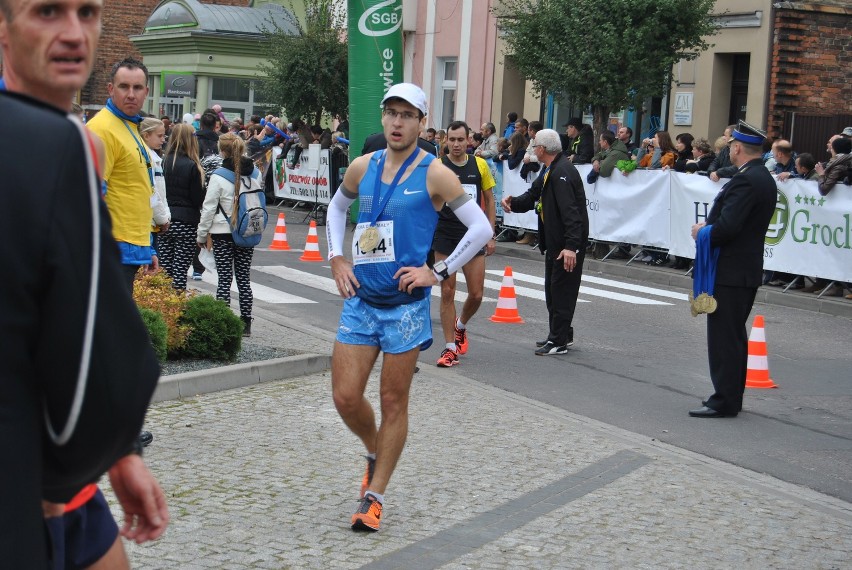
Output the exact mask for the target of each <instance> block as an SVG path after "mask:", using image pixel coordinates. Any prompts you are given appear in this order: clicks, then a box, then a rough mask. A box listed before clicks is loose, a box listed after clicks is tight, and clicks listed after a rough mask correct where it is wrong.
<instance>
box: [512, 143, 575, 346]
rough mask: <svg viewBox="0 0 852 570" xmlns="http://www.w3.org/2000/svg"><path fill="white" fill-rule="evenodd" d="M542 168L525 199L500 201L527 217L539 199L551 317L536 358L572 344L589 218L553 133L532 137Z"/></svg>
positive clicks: (545, 287) (572, 175)
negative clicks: (526, 214)
mask: <svg viewBox="0 0 852 570" xmlns="http://www.w3.org/2000/svg"><path fill="white" fill-rule="evenodd" d="M533 149H534V152H535V153H536V157H537V158H538V161H539V162H540V163H541V164H543V165H544V166H545V167H546V169H545V171H544V173H543V174H542V175H540V176H539V177H538V178H537V179H536V181H535V182H534V183H533V185H532V187H531V188H530V189H529V190H527V191H526V192H525V193H524V194H521V195H520V196H517V197H514V198H513V197H511V196H506V197H505V198H503V201H502V205H503V209H504V210H505V211H507V212H528V211H529V210H532V209H533V208H534V207H535V203H536V201H537V200H539V199H540V200H541V212H540V213H539V228H540V229H541V231H540V233H539V235H540V236H541V241H540V242H539V248H540V249H541V250H542V252H544V256H545V257H544V299H545V303H546V304H547V312H548V315H549V317H550V319H549V320H550V332H549V334H548V336H547V339H545V340H541V341H538V342H536V346H537V347H538V348H537V350H536V351H535V353H536V354H537V355H539V356H546V355H551V354H565V353H566V352H568V347H569V346H571V345H573V344H574V327H573V326H572V325H571V323H572V322H573V320H574V309H575V308H576V306H577V295H578V294H579V292H580V279H581V277H582V276H583V260H584V259H585V254H586V247H585V246H586V242H587V241H588V240H589V213H588V211H587V210H586V192H585V190H584V189H583V181H582V180H581V179H580V174H579V173H578V172H577V168H576V167H574V165H573V164H571V161H570V160H568V158H567V157H566V156H565V155H564V154H562V143H561V141H560V140H559V134H558V133H557V132H556V131H554V130H552V129H543V130H541V131H539V132H538V133H536V135H535V141H534V144H533Z"/></svg>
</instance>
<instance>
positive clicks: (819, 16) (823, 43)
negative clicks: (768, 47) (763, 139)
mask: <svg viewBox="0 0 852 570" xmlns="http://www.w3.org/2000/svg"><path fill="white" fill-rule="evenodd" d="M778 6H779V7H778V8H777V10H776V12H775V32H774V35H775V37H774V41H773V48H772V63H771V66H772V69H771V72H770V84H769V113H768V118H767V123H768V124H767V126H768V132H769V134H770V135H773V134H775V135H779V134H780V133H782V132H784V126H785V125H784V116H785V112H796V113H812V114H819V115H839V114H846V115H848V114H850V113H852V8H847V7H844V5H843V3H839V4H838V3H835V2H810V3H804V2H780V3H779V4H778Z"/></svg>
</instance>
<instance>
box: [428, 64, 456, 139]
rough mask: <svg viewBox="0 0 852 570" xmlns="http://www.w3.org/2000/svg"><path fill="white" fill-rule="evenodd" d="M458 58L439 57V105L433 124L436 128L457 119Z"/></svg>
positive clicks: (445, 125)
mask: <svg viewBox="0 0 852 570" xmlns="http://www.w3.org/2000/svg"><path fill="white" fill-rule="evenodd" d="M457 74H458V60H457V59H456V58H439V59H438V79H439V81H438V82H437V83H438V97H437V98H436V100H437V101H438V105H439V107H438V108H437V109H434V119H433V123H432V125H433V126H434V127H435V128H436V129H443V128H446V127H447V125H449V124H450V123H452V122H453V121H454V120H455V115H456V81H457Z"/></svg>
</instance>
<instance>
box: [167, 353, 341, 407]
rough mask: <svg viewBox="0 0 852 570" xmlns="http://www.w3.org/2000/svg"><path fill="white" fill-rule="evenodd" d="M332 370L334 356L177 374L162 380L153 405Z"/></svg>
mask: <svg viewBox="0 0 852 570" xmlns="http://www.w3.org/2000/svg"><path fill="white" fill-rule="evenodd" d="M329 368H331V355H323V354H300V355H297V356H287V357H284V358H275V359H272V360H262V361H258V362H244V363H241V364H232V365H230V366H220V367H218V368H207V369H205V370H196V371H194V372H184V373H182V374H173V375H171V376H163V377H162V378H160V382H159V383H158V384H157V389H156V390H155V391H154V396H153V397H152V398H151V403H152V404H153V403H155V402H165V401H168V400H181V399H184V398H191V397H193V396H197V395H199V394H209V393H211V392H219V391H221V390H231V389H233V388H244V387H246V386H251V385H253V384H260V383H262V382H270V381H273V380H284V379H287V378H296V377H299V376H308V375H311V374H315V373H317V372H322V371H324V370H328V369H329Z"/></svg>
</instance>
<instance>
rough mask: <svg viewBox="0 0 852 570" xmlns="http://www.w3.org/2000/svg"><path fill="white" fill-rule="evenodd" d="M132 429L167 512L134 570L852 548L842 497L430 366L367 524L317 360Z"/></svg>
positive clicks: (499, 564) (776, 554) (346, 442)
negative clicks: (358, 522) (143, 435)
mask: <svg viewBox="0 0 852 570" xmlns="http://www.w3.org/2000/svg"><path fill="white" fill-rule="evenodd" d="M377 383H378V382H377V376H376V375H375V374H374V376H373V377H372V378H371V382H370V386H369V389H368V396H369V397H370V399H371V401H373V402H376V401H377V390H376V388H377ZM146 428H147V429H151V430H152V431H153V432H154V433H155V436H156V439H155V441H154V444H153V445H151V447H149V448H148V449H147V450H146V454H145V457H146V460H147V461H148V463H149V465H150V466H151V468H152V470H153V471H154V472H155V474H156V475H157V477H158V478H159V480H160V482H161V483H162V485H163V487H164V489H165V491H166V494H167V497H168V501H169V509H170V513H171V516H172V522H171V525H170V527H169V529H168V531H167V532H166V534H165V536H164V537H163V538H161V539H160V540H158V541H157V542H155V543H153V544H148V545H143V546H136V545H128V551H129V554H130V557H131V561H132V563H133V565H134V567H135V568H170V569H171V568H180V569H202V568H203V569H208V568H251V569H254V568H258V569H266V568H275V569H277V568H359V567H362V566H366V567H370V568H450V569H463V568H483V569H484V568H628V567H629V568H686V567H689V568H726V567H729V568H733V567H736V568H849V559H850V553H851V552H852V505H849V504H847V503H844V502H842V501H839V500H837V499H834V498H831V497H827V496H824V495H820V494H818V493H815V492H813V491H811V490H809V489H805V488H802V487H797V486H794V485H790V484H787V483H784V482H781V481H778V480H775V479H773V478H771V477H768V476H764V475H760V474H756V473H753V472H750V471H747V470H744V469H740V468H738V467H735V466H732V465H729V464H725V463H721V462H718V461H715V460H710V459H707V458H705V457H703V456H700V455H697V454H694V453H691V452H688V451H684V450H680V449H677V448H673V447H670V446H666V445H663V444H660V443H659V442H656V441H654V440H649V439H648V438H644V437H642V436H638V435H636V434H632V433H629V432H624V431H622V430H618V429H614V428H611V427H609V426H606V425H603V424H600V423H597V422H595V421H593V420H589V419H588V418H583V417H580V416H576V415H573V414H569V413H566V412H564V411H562V410H559V409H556V408H553V407H550V406H548V405H546V404H542V403H540V402H535V401H531V400H528V399H525V398H523V397H520V396H517V395H515V394H511V393H507V392H504V391H501V390H498V389H496V388H491V387H488V386H484V385H481V384H479V383H476V382H472V381H470V380H467V379H465V378H464V377H462V376H461V375H459V374H456V373H454V372H453V371H450V370H438V369H436V368H433V367H425V368H424V369H423V370H422V371H421V372H420V373H419V374H417V376H416V377H415V383H414V387H413V389H412V398H411V423H410V435H409V439H408V444H407V447H406V449H405V451H404V453H403V456H402V458H401V460H400V463H399V465H398V467H397V471H396V473H395V475H394V477H393V479H392V480H391V484H390V486H389V488H388V491H387V493H386V503H385V513H384V514H385V516H384V520H383V521H382V529H381V531H380V532H378V533H374V534H365V533H356V532H353V531H352V530H350V529H349V518H350V516H351V514H352V512H354V509H355V507H356V503H357V494H358V489H359V485H360V479H361V476H362V474H363V469H364V460H363V458H362V457H361V454H362V453H363V449H362V448H361V446H360V443H359V442H358V441H357V439H356V438H355V436H354V435H353V434H351V433H350V432H349V431H348V429H347V428H346V427H345V426H344V425H343V423H342V421H341V420H340V418H339V416H338V415H337V412H336V411H335V409H334V405H333V403H332V401H331V395H330V375H329V373H328V372H324V373H318V374H314V375H311V376H305V377H301V378H296V379H290V380H282V381H277V382H271V383H267V384H262V385H259V386H252V387H247V388H241V389H237V390H230V391H226V392H218V393H214V394H208V395H204V396H199V397H197V398H195V399H188V400H183V401H167V402H162V403H159V404H156V405H153V406H152V408H151V410H150V412H149V417H148V422H147V424H146ZM106 487H108V485H106ZM105 490H106V489H105ZM111 503H112V504H114V501H112V500H111ZM116 514H117V515H118V513H117V512H116Z"/></svg>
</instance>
